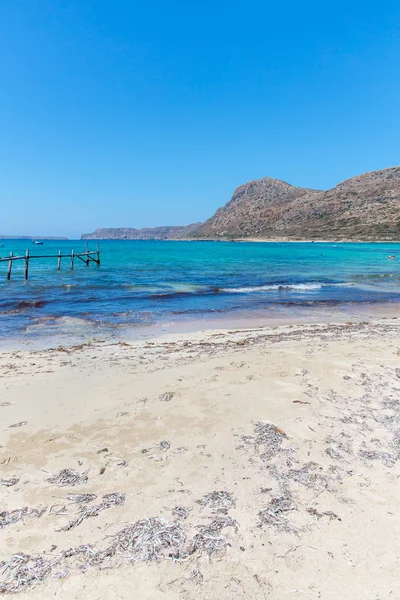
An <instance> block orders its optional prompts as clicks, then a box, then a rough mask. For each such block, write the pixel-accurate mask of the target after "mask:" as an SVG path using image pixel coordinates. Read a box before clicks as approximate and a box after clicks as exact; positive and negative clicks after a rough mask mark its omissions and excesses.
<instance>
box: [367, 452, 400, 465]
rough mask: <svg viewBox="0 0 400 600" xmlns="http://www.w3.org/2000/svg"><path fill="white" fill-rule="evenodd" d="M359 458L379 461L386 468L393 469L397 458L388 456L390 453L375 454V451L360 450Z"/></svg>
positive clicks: (391, 455)
mask: <svg viewBox="0 0 400 600" xmlns="http://www.w3.org/2000/svg"><path fill="white" fill-rule="evenodd" d="M358 454H359V456H360V458H363V459H364V460H381V461H382V462H383V463H384V464H385V465H386V466H387V467H393V465H394V464H395V463H396V460H397V456H394V455H393V454H390V452H377V451H376V450H360V451H359V453H358Z"/></svg>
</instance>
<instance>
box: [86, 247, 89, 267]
mask: <svg viewBox="0 0 400 600" xmlns="http://www.w3.org/2000/svg"><path fill="white" fill-rule="evenodd" d="M88 252H89V244H88V243H87V242H86V253H88ZM86 266H87V267H88V266H89V257H88V256H87V255H86Z"/></svg>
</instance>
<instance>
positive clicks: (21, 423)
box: [8, 421, 28, 429]
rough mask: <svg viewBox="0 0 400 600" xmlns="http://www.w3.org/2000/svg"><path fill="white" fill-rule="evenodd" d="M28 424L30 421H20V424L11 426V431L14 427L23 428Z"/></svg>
mask: <svg viewBox="0 0 400 600" xmlns="http://www.w3.org/2000/svg"><path fill="white" fill-rule="evenodd" d="M27 423H28V421H20V422H19V423H13V424H12V425H9V426H8V427H9V429H11V428H12V427H22V426H23V425H26V424H27Z"/></svg>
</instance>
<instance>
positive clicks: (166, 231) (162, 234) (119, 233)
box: [81, 223, 201, 240]
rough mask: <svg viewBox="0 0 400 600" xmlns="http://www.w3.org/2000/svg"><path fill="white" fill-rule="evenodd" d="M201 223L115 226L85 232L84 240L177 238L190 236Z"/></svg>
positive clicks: (82, 237)
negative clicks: (137, 227) (140, 227)
mask: <svg viewBox="0 0 400 600" xmlns="http://www.w3.org/2000/svg"><path fill="white" fill-rule="evenodd" d="M200 225H201V223H192V224H191V225H182V226H180V225H165V226H164V227H148V228H144V229H134V228H132V227H114V228H108V229H107V228H105V229H96V231H94V232H93V233H84V234H83V235H82V236H81V239H82V240H175V239H179V238H184V237H186V236H189V235H190V234H191V233H192V232H193V231H195V230H196V229H198V228H199V226H200Z"/></svg>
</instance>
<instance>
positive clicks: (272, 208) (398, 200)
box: [192, 167, 400, 240]
mask: <svg viewBox="0 0 400 600" xmlns="http://www.w3.org/2000/svg"><path fill="white" fill-rule="evenodd" d="M192 237H196V238H203V239H232V238H265V239H269V238H270V239H274V238H283V239H292V240H294V239H335V240H339V239H350V240H351V239H360V240H375V239H377V240H384V239H387V240H393V239H397V240H399V239H400V167H391V168H389V169H384V170H382V171H374V172H372V173H366V174H364V175H359V176H358V177H353V178H352V179H348V180H346V181H343V182H342V183H340V184H339V185H337V186H336V187H335V188H333V189H331V190H328V191H318V190H310V189H305V188H298V187H293V186H291V185H289V184H287V183H285V182H283V181H278V180H276V179H270V178H268V177H266V178H264V179H260V180H257V181H251V182H250V183H246V184H244V185H241V186H240V187H238V188H237V189H236V190H235V192H234V194H233V196H232V199H231V200H230V201H229V202H228V203H227V204H226V205H225V206H223V207H222V208H220V209H219V210H218V211H217V212H216V213H215V215H214V216H213V217H211V218H210V219H208V220H207V221H206V222H205V223H204V224H203V225H201V226H200V227H199V228H198V229H197V230H196V231H194V232H193V234H192Z"/></svg>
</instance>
